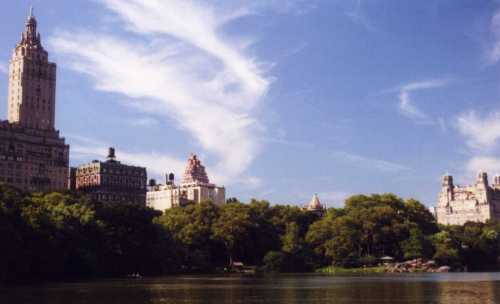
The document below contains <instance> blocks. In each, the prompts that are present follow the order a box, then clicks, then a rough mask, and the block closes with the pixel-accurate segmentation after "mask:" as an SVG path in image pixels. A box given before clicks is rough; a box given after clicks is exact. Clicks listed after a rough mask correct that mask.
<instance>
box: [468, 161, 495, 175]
mask: <svg viewBox="0 0 500 304" xmlns="http://www.w3.org/2000/svg"><path fill="white" fill-rule="evenodd" d="M465 169H466V172H467V174H468V175H472V174H476V173H478V172H486V171H489V172H492V173H494V174H499V173H500V158H498V157H494V156H474V157H472V158H471V159H469V160H468V161H467V163H466V168H465Z"/></svg>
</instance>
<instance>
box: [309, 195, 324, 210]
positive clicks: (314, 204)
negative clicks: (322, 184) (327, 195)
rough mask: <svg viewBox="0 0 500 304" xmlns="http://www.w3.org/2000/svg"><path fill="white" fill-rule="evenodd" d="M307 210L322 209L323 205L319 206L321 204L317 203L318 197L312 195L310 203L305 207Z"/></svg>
mask: <svg viewBox="0 0 500 304" xmlns="http://www.w3.org/2000/svg"><path fill="white" fill-rule="evenodd" d="M307 209H309V210H320V209H323V205H321V202H320V201H319V198H318V195H317V194H314V195H313V197H312V199H311V202H310V203H309V205H308V206H307Z"/></svg>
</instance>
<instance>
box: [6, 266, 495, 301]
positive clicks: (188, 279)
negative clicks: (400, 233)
mask: <svg viewBox="0 0 500 304" xmlns="http://www.w3.org/2000/svg"><path fill="white" fill-rule="evenodd" d="M0 303H2V304H10V303H28V304H34V303H50V304H59V303H61V304H63V303H64V304H67V303H76V304H83V303H89V304H90V303H92V304H109V303H124V304H128V303H130V304H131V303H137V304H142V303H155V304H156V303H167V304H169V303H217V304H225V303H280V304H282V303H283V304H284V303H300V304H303V303H304V304H308V303H349V304H351V303H450V304H461V303H464V304H475V303H481V304H487V303H500V273H450V274H405V275H392V274H391V275H390V274H385V275H369V276H368V275H363V276H326V275H280V276H265V277H215V276H177V277H164V278H155V279H139V280H108V281H96V282H85V283H64V284H49V285H43V286H37V287H16V288H7V289H0Z"/></svg>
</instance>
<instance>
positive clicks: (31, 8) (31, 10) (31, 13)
mask: <svg viewBox="0 0 500 304" xmlns="http://www.w3.org/2000/svg"><path fill="white" fill-rule="evenodd" d="M33 11H34V8H33V5H32V6H30V17H34V15H33Z"/></svg>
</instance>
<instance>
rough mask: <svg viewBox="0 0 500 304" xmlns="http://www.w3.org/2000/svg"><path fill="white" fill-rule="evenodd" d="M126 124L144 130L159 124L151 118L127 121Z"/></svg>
mask: <svg viewBox="0 0 500 304" xmlns="http://www.w3.org/2000/svg"><path fill="white" fill-rule="evenodd" d="M127 123H128V124H129V125H131V126H134V127H144V128H150V127H156V126H158V125H159V124H160V122H159V121H158V120H156V119H154V118H151V117H142V118H137V119H130V120H127Z"/></svg>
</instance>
